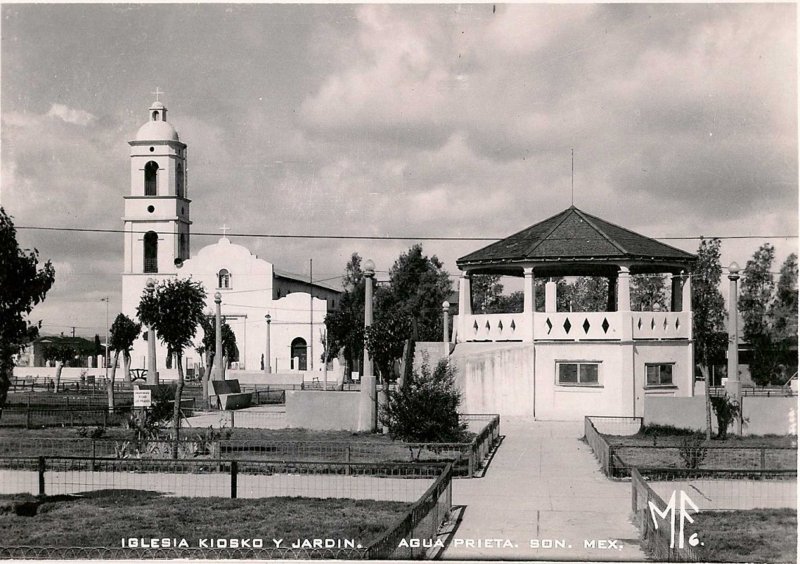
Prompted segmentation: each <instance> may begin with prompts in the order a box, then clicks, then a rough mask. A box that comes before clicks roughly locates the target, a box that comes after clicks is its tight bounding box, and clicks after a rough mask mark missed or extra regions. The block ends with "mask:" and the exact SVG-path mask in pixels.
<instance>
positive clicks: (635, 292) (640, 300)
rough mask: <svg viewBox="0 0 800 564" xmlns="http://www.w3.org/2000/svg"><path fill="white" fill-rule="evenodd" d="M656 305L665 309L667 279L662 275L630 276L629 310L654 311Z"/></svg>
mask: <svg viewBox="0 0 800 564" xmlns="http://www.w3.org/2000/svg"><path fill="white" fill-rule="evenodd" d="M656 305H658V307H659V308H661V310H662V311H664V310H666V309H667V279H666V277H665V276H664V275H663V274H634V275H633V276H631V309H632V310H633V311H654V310H655V309H656Z"/></svg>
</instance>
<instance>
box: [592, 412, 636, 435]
mask: <svg viewBox="0 0 800 564" xmlns="http://www.w3.org/2000/svg"><path fill="white" fill-rule="evenodd" d="M588 419H591V421H592V424H593V425H594V428H595V429H596V430H597V432H598V433H602V434H603V435H619V436H630V435H635V434H636V433H638V432H639V431H640V430H641V428H642V425H643V422H644V420H643V418H641V417H607V416H598V415H593V416H591V417H588Z"/></svg>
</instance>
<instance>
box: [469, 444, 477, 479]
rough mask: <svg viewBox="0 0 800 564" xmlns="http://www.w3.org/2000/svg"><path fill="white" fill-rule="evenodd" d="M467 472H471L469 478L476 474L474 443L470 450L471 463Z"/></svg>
mask: <svg viewBox="0 0 800 564" xmlns="http://www.w3.org/2000/svg"><path fill="white" fill-rule="evenodd" d="M467 472H469V477H470V478H472V475H473V474H474V473H475V444H474V443H473V444H472V446H471V447H470V449H469V461H468V464H467Z"/></svg>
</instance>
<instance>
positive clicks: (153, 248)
mask: <svg viewBox="0 0 800 564" xmlns="http://www.w3.org/2000/svg"><path fill="white" fill-rule="evenodd" d="M144 272H147V273H150V272H158V233H156V232H155V231H148V232H147V233H145V235H144Z"/></svg>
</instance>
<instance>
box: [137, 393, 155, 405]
mask: <svg viewBox="0 0 800 564" xmlns="http://www.w3.org/2000/svg"><path fill="white" fill-rule="evenodd" d="M152 404H153V401H152V400H151V399H150V390H133V407H150V406H151V405H152Z"/></svg>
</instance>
